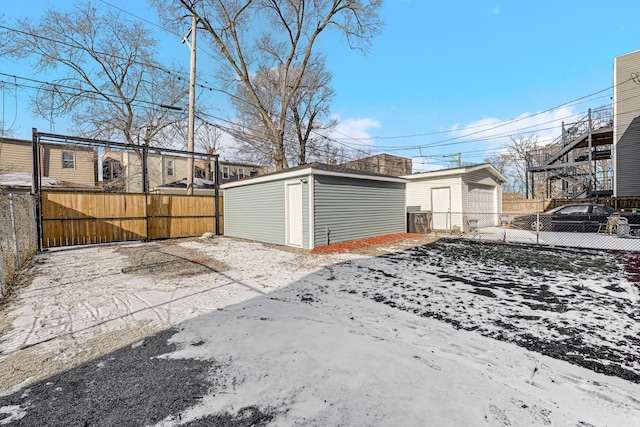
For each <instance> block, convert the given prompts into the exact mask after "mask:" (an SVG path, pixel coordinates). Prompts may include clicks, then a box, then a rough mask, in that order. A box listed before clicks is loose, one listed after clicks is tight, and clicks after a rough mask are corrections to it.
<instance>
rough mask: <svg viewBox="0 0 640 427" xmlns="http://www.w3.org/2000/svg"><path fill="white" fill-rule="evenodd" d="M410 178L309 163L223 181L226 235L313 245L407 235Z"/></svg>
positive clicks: (307, 246) (295, 244)
mask: <svg viewBox="0 0 640 427" xmlns="http://www.w3.org/2000/svg"><path fill="white" fill-rule="evenodd" d="M406 182H407V180H406V179H404V178H400V177H396V176H387V175H378V174H372V173H368V172H359V171H354V170H351V169H344V168H341V167H337V166H331V165H326V164H322V163H310V164H307V165H303V166H298V167H295V168H291V169H287V170H284V171H280V172H275V173H272V174H267V175H262V176H258V177H255V178H249V179H246V180H242V181H237V182H232V183H228V184H224V185H222V186H221V189H222V190H223V191H224V224H225V225H224V230H225V235H226V236H230V237H239V238H243V239H249V240H255V241H259V242H265V243H272V244H277V245H287V246H293V247H299V248H304V249H313V248H314V247H316V246H323V245H328V244H331V243H338V242H345V241H349V240H357V239H364V238H368V237H374V236H379V235H383V234H392V233H404V232H405V231H406V219H405V205H406V204H405V185H406Z"/></svg>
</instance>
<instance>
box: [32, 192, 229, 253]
mask: <svg viewBox="0 0 640 427" xmlns="http://www.w3.org/2000/svg"><path fill="white" fill-rule="evenodd" d="M215 206H216V205H215V198H213V197H211V196H173V195H155V194H151V195H144V194H128V193H99V192H67V191H60V192H56V191H44V192H43V193H42V232H43V246H45V247H54V246H68V245H83V244H93V243H110V242H122V241H131V240H147V239H149V240H152V239H165V238H176V237H190V236H199V235H202V234H203V233H205V232H214V231H215ZM223 206H224V205H223V204H222V196H221V197H220V219H221V221H220V232H221V233H222V229H223V221H222V215H223V214H222V209H223V208H222V207H223Z"/></svg>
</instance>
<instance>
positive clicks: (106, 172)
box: [102, 159, 120, 181]
mask: <svg viewBox="0 0 640 427" xmlns="http://www.w3.org/2000/svg"><path fill="white" fill-rule="evenodd" d="M119 177H120V162H118V161H117V160H113V159H108V160H105V162H104V164H103V165H102V179H103V180H105V181H112V180H114V179H118V178H119Z"/></svg>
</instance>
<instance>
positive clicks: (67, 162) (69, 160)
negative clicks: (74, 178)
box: [62, 151, 76, 169]
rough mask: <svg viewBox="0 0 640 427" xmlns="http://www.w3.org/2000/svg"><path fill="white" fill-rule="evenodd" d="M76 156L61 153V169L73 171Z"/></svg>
mask: <svg viewBox="0 0 640 427" xmlns="http://www.w3.org/2000/svg"><path fill="white" fill-rule="evenodd" d="M75 168H76V156H75V153H74V152H73V151H63V152H62V169H75Z"/></svg>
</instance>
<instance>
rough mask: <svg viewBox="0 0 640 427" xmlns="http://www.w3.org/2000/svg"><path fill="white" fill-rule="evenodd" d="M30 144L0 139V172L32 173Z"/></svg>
mask: <svg viewBox="0 0 640 427" xmlns="http://www.w3.org/2000/svg"><path fill="white" fill-rule="evenodd" d="M31 152H32V148H31V145H27V144H26V143H14V142H12V141H8V140H0V173H12V172H23V173H29V174H31V173H33V162H32V161H31Z"/></svg>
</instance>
